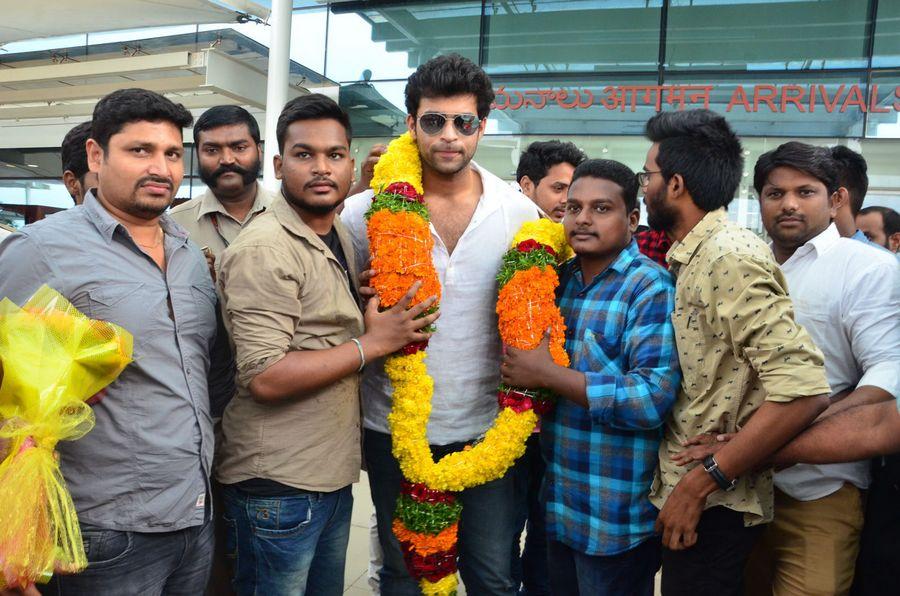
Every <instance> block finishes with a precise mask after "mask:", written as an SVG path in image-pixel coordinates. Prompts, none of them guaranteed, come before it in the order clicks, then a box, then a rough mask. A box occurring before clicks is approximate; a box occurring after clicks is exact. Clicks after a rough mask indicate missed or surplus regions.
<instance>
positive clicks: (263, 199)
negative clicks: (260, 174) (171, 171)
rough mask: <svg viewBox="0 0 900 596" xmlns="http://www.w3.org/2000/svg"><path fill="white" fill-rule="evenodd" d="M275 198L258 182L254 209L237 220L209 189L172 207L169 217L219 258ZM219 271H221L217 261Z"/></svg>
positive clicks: (191, 237) (198, 244)
mask: <svg viewBox="0 0 900 596" xmlns="http://www.w3.org/2000/svg"><path fill="white" fill-rule="evenodd" d="M272 198H273V195H272V193H270V192H269V191H268V190H266V189H265V188H263V185H262V184H259V183H258V182H257V184H256V198H255V199H254V200H253V207H251V208H250V211H249V212H248V213H247V217H245V218H244V221H238V220H236V219H234V218H233V217H231V215H229V213H228V211H226V210H225V207H223V206H222V203H220V202H219V199H217V198H216V196H215V195H214V194H213V193H212V191H211V190H209V189H206V192H205V193H203V194H202V195H200V196H199V197H196V198H194V199H191V200H190V201H188V202H186V203H182V204H181V205H178V206H177V207H173V208H172V210H171V211H169V215H170V216H171V217H172V219H174V220H175V221H177V222H178V223H179V224H180V225H181V227H183V228H184V229H185V230H187V232H188V236H189V237H190V239H191V240H193V241H194V243H195V244H196V245H197V246H200V247H204V246H207V247H209V249H210V250H211V251H212V253H213V254H214V255H216V259H218V258H219V255H221V254H222V251H224V250H225V249H226V248H227V247H228V245H230V244H231V243H233V242H234V241H235V239H237V236H238V234H240V233H241V230H242V229H244V227H246V226H247V224H249V223H250V222H251V221H253V219H254V218H255V217H256V216H257V215H259V214H260V213H263V212H264V211H265V210H266V209H267V208H268V207H269V205H270V204H271V203H272ZM216 268H217V269H218V261H217V262H216Z"/></svg>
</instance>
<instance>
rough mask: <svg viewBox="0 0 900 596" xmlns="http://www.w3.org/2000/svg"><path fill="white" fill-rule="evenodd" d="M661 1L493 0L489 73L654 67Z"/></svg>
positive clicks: (488, 43)
mask: <svg viewBox="0 0 900 596" xmlns="http://www.w3.org/2000/svg"><path fill="white" fill-rule="evenodd" d="M661 6H662V1H661V0H650V1H645V0H641V1H634V0H603V1H601V2H597V1H593V0H592V1H571V0H542V1H532V0H506V1H502V2H498V1H495V2H489V3H488V6H487V11H488V18H487V25H486V32H487V34H486V36H485V41H484V46H485V52H484V56H485V58H484V67H485V69H486V70H487V71H488V72H489V73H517V72H590V71H610V70H655V69H656V68H657V64H658V62H659V24H660V14H661V12H662V9H661Z"/></svg>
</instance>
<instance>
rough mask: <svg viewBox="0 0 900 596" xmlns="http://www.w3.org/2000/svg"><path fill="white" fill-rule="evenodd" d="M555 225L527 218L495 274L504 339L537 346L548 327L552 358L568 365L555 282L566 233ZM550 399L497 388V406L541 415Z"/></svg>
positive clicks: (528, 347)
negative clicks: (498, 287) (527, 220)
mask: <svg viewBox="0 0 900 596" xmlns="http://www.w3.org/2000/svg"><path fill="white" fill-rule="evenodd" d="M554 226H558V228H562V226H561V225H560V224H557V223H553V222H552V221H550V220H548V219H542V220H540V221H537V222H529V223H528V224H526V226H523V231H522V232H520V233H519V234H518V235H517V237H516V238H517V240H519V241H518V242H516V243H515V245H514V246H513V247H512V248H511V249H509V251H507V253H506V254H505V255H504V256H503V267H502V268H501V269H500V274H499V275H498V276H497V280H498V281H499V282H500V296H499V298H498V300H497V317H498V319H499V321H498V325H499V328H500V339H502V340H503V343H504V344H506V345H509V346H512V347H514V348H519V349H522V350H533V349H535V348H536V347H537V346H538V344H539V343H541V339H542V338H543V336H544V333H545V332H546V331H547V329H549V330H550V355H551V356H552V357H553V361H554V362H556V363H557V364H559V365H560V366H569V355H568V354H567V353H566V349H565V342H566V338H565V332H566V325H565V323H564V322H563V318H562V315H561V314H560V312H559V308H557V306H556V287H557V286H558V285H559V276H558V275H557V273H556V265H557V264H558V263H557V260H558V258H559V255H560V254H563V251H564V250H565V248H566V247H565V246H564V245H561V243H562V242H564V240H563V238H564V237H565V236H564V235H562V234H560V233H559V232H560V230H559V229H557V228H554ZM529 228H530V229H529ZM523 236H525V237H524V239H521V238H522V237H523ZM537 238H540V240H538V239H537ZM554 240H556V242H554ZM542 241H543V242H551V243H553V244H554V245H550V244H544V243H543V242H542ZM554 399H555V396H554V395H553V394H552V393H550V392H549V391H544V390H526V389H517V388H515V387H508V386H506V385H504V384H503V383H501V384H500V388H499V389H498V391H497V401H498V403H499V404H500V407H501V408H504V407H509V408H512V409H513V410H515V411H516V412H521V411H527V410H529V409H532V408H533V409H534V410H535V411H536V412H538V413H539V414H546V413H547V412H549V411H550V410H551V409H552V408H553V402H554Z"/></svg>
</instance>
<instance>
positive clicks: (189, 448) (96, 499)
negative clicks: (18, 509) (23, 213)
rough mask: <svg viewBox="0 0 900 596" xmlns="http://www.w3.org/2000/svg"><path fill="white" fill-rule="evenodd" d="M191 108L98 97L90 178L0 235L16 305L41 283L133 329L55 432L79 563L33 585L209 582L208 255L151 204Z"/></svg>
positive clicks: (103, 590) (149, 95)
mask: <svg viewBox="0 0 900 596" xmlns="http://www.w3.org/2000/svg"><path fill="white" fill-rule="evenodd" d="M191 121H192V117H191V114H190V113H189V112H188V111H187V110H186V109H185V108H184V107H183V106H181V105H176V104H174V103H172V102H171V101H169V100H168V99H166V98H164V97H162V96H161V95H158V94H156V93H153V92H150V91H145V90H142V89H126V90H121V91H116V92H114V93H111V94H110V95H107V96H106V97H104V98H103V99H101V100H100V101H99V102H98V103H97V106H96V107H95V109H94V119H93V128H92V132H91V137H90V139H89V140H88V142H87V154H88V164H89V166H90V169H91V171H93V172H97V173H98V175H99V178H100V182H99V185H98V188H97V189H95V190H93V191H91V192H89V193H87V195H86V197H85V201H84V204H83V205H81V206H78V207H75V208H73V209H70V210H68V211H64V212H62V213H58V214H55V215H52V216H50V217H49V218H47V219H44V220H42V221H40V222H38V223H35V224H33V225H30V226H27V227H25V228H24V229H23V230H22V231H21V232H19V233H17V234H14V235H12V236H10V237H9V238H8V239H7V240H6V241H5V242H4V243H3V244H2V246H0V296H5V297H9V298H10V299H11V300H13V301H14V302H16V303H18V304H21V303H23V302H24V301H25V300H26V299H27V298H28V297H29V296H30V295H31V294H32V293H34V291H35V290H37V289H38V288H39V287H40V286H41V285H42V284H47V285H49V286H50V287H52V288H54V289H56V290H57V291H59V292H60V293H61V294H63V295H64V296H65V297H66V298H67V299H68V300H70V301H71V302H72V304H73V305H74V306H75V307H76V308H78V309H79V310H80V311H82V312H83V313H85V314H86V315H88V316H90V317H92V318H94V319H101V320H105V321H112V322H114V323H116V324H118V325H121V326H122V327H124V328H125V329H127V330H128V331H130V332H131V333H132V334H133V335H134V362H133V363H132V364H131V365H129V366H128V367H127V368H126V369H125V371H124V372H123V373H122V374H121V376H120V377H119V378H118V379H117V380H116V381H115V382H114V383H113V384H111V385H110V386H109V387H108V388H107V390H106V392H105V395H104V396H103V398H102V399H101V400H100V401H99V403H97V404H96V405H94V414H95V415H96V419H97V424H96V427H95V428H94V429H93V430H92V431H91V432H90V433H89V434H88V435H86V436H85V437H84V438H82V439H79V440H77V441H73V442H63V443H60V444H59V446H58V451H59V455H60V465H61V468H62V472H63V476H64V477H65V479H66V482H67V484H68V487H69V490H70V491H71V493H72V497H73V499H74V502H75V507H76V509H77V511H78V517H79V520H80V522H81V529H82V535H83V539H84V545H85V550H86V554H87V559H88V567H87V569H86V570H85V571H84V572H82V573H80V574H77V575H69V576H66V575H57V576H55V577H54V579H53V580H52V582H51V584H50V585H49V586H46V587H42V588H41V590H42V591H43V592H44V593H51V594H74V595H82V594H83V595H88V594H92V595H93V594H142V595H154V594H200V593H202V592H203V589H204V587H205V586H206V581H207V576H208V573H209V565H210V559H211V553H212V538H213V536H212V524H211V523H210V521H209V520H210V517H211V511H210V507H209V506H208V494H209V472H210V466H211V463H212V453H213V436H212V423H211V420H210V413H209V402H210V398H211V397H215V396H216V395H225V396H227V397H228V396H230V395H231V392H232V390H233V378H232V377H231V375H229V374H214V373H212V372H211V371H210V370H209V369H210V362H211V357H210V354H211V351H212V350H213V349H214V345H215V344H217V343H222V342H227V338H226V337H224V334H218V333H217V309H216V293H215V288H214V287H213V283H212V279H211V278H210V275H209V271H208V269H207V265H206V261H205V259H204V258H203V255H202V254H201V252H200V250H199V249H198V248H197V246H196V245H195V244H193V243H189V242H188V239H187V233H186V232H185V231H184V230H183V229H182V228H181V227H180V226H178V225H177V224H176V223H175V222H173V221H172V220H171V219H170V218H169V217H168V216H166V215H164V212H165V210H166V209H167V208H168V207H169V205H170V204H171V202H172V198H173V196H174V193H175V190H176V189H177V188H178V186H179V185H180V183H181V180H182V177H183V175H184V166H183V160H182V154H183V146H182V128H183V127H185V126H189V125H190V124H191ZM217 338H218V340H219V341H218V342H217ZM225 364H230V363H228V362H226V363H225ZM208 380H215V381H216V382H217V383H219V385H220V386H218V387H212V386H208ZM32 589H33V588H32Z"/></svg>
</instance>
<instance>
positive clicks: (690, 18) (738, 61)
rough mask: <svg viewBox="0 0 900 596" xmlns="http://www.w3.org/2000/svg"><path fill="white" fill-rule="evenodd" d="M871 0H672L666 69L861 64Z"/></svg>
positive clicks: (753, 68) (841, 66) (793, 68)
mask: <svg viewBox="0 0 900 596" xmlns="http://www.w3.org/2000/svg"><path fill="white" fill-rule="evenodd" d="M868 7H869V0H820V1H812V0H737V1H732V0H671V2H670V6H669V10H668V28H667V31H666V63H667V66H668V67H670V68H690V69H747V70H760V69H766V70H819V69H823V68H865V67H866V64H867V60H866V31H867V27H868V15H869V12H868V10H869V8H868Z"/></svg>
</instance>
